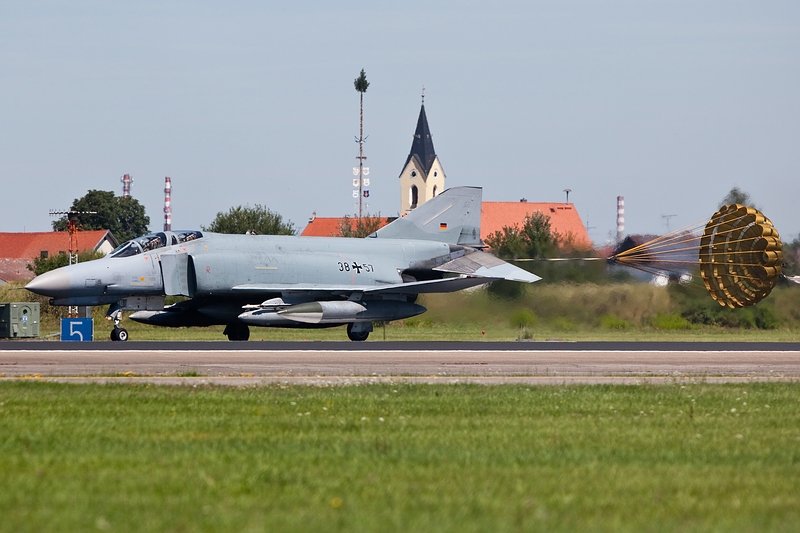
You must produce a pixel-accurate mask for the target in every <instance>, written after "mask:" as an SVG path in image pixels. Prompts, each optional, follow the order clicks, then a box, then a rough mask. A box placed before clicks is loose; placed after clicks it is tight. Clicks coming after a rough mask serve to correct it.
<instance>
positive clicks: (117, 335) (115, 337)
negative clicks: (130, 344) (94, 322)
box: [106, 305, 128, 342]
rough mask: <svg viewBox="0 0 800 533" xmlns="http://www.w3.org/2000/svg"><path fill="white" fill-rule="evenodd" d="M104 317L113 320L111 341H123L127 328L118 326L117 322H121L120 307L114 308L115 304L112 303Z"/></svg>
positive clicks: (126, 335) (126, 337) (126, 338)
mask: <svg viewBox="0 0 800 533" xmlns="http://www.w3.org/2000/svg"><path fill="white" fill-rule="evenodd" d="M106 318H108V319H109V320H113V321H114V329H112V330H111V340H112V341H122V342H125V341H127V340H128V330H127V329H125V328H121V327H119V323H120V322H122V309H119V308H115V305H112V306H111V307H109V309H108V313H107V314H106Z"/></svg>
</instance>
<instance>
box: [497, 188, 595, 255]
mask: <svg viewBox="0 0 800 533" xmlns="http://www.w3.org/2000/svg"><path fill="white" fill-rule="evenodd" d="M536 213H541V214H543V215H545V216H548V217H550V231H551V232H552V233H554V234H556V235H558V236H559V239H560V241H561V242H562V244H566V245H568V246H569V247H570V248H572V249H574V250H588V249H590V248H591V247H592V240H591V239H590V238H589V233H588V232H587V231H586V226H584V225H583V221H582V220H581V217H580V215H579V214H578V210H577V209H575V205H574V204H568V203H561V202H528V201H526V200H521V201H519V202H483V205H482V206H481V239H483V240H484V241H486V238H487V237H488V236H489V235H492V234H493V233H494V232H495V231H502V229H503V228H504V227H513V226H515V225H516V226H519V227H520V228H521V227H522V224H523V222H524V220H525V218H526V217H528V216H531V215H534V214H536Z"/></svg>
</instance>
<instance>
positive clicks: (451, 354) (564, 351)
mask: <svg viewBox="0 0 800 533" xmlns="http://www.w3.org/2000/svg"><path fill="white" fill-rule="evenodd" d="M0 379H2V380H19V379H36V380H50V381H53V380H55V381H63V382H100V383H109V382H147V383H159V384H189V385H196V384H199V383H213V384H221V385H236V386H249V385H261V384H270V383H283V384H292V383H302V384H308V385H318V386H325V385H340V384H359V383H381V382H385V383H399V382H409V383H481V384H504V383H525V384H550V385H561V384H598V383H616V384H634V383H673V382H676V381H680V382H683V381H692V382H695V381H705V382H710V383H717V382H743V381H744V382H748V381H798V382H800V343H701V342H689V343H681V342H668V343H663V342H652V343H644V342H631V343H625V342H503V343H493V342H479V343H466V342H457V343H452V342H388V343H382V342H369V343H353V342H309V343H294V342H291V343H290V342H242V343H238V342H128V343H112V342H93V343H85V344H84V343H67V342H63V343H62V342H42V341H30V342H25V341H8V342H0Z"/></svg>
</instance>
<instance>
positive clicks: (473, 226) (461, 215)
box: [371, 187, 483, 246]
mask: <svg viewBox="0 0 800 533" xmlns="http://www.w3.org/2000/svg"><path fill="white" fill-rule="evenodd" d="M482 195H483V189H481V188H480V187H455V188H453V189H447V190H446V191H444V192H443V193H441V194H440V195H438V196H436V197H435V198H432V199H430V200H428V201H427V202H425V203H424V204H422V205H421V206H419V207H417V208H416V209H414V210H413V211H411V212H410V213H409V214H408V215H406V216H404V217H402V218H398V219H397V220H395V221H394V222H392V223H391V224H389V225H387V226H384V227H383V228H381V229H379V230H378V231H376V232H375V233H374V234H372V235H371V237H379V238H381V239H418V240H424V241H439V242H446V243H448V244H460V245H463V246H483V242H482V241H481V201H482Z"/></svg>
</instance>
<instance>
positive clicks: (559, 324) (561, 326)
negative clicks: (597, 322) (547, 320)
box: [553, 316, 578, 331]
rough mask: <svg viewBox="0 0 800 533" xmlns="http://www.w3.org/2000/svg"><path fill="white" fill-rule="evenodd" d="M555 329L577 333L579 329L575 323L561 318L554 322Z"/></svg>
mask: <svg viewBox="0 0 800 533" xmlns="http://www.w3.org/2000/svg"><path fill="white" fill-rule="evenodd" d="M553 328H555V329H556V330H558V331H575V330H576V329H578V326H576V325H575V323H574V322H572V321H571V320H569V319H568V318H564V317H563V316H559V317H556V318H555V319H554V320H553Z"/></svg>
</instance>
